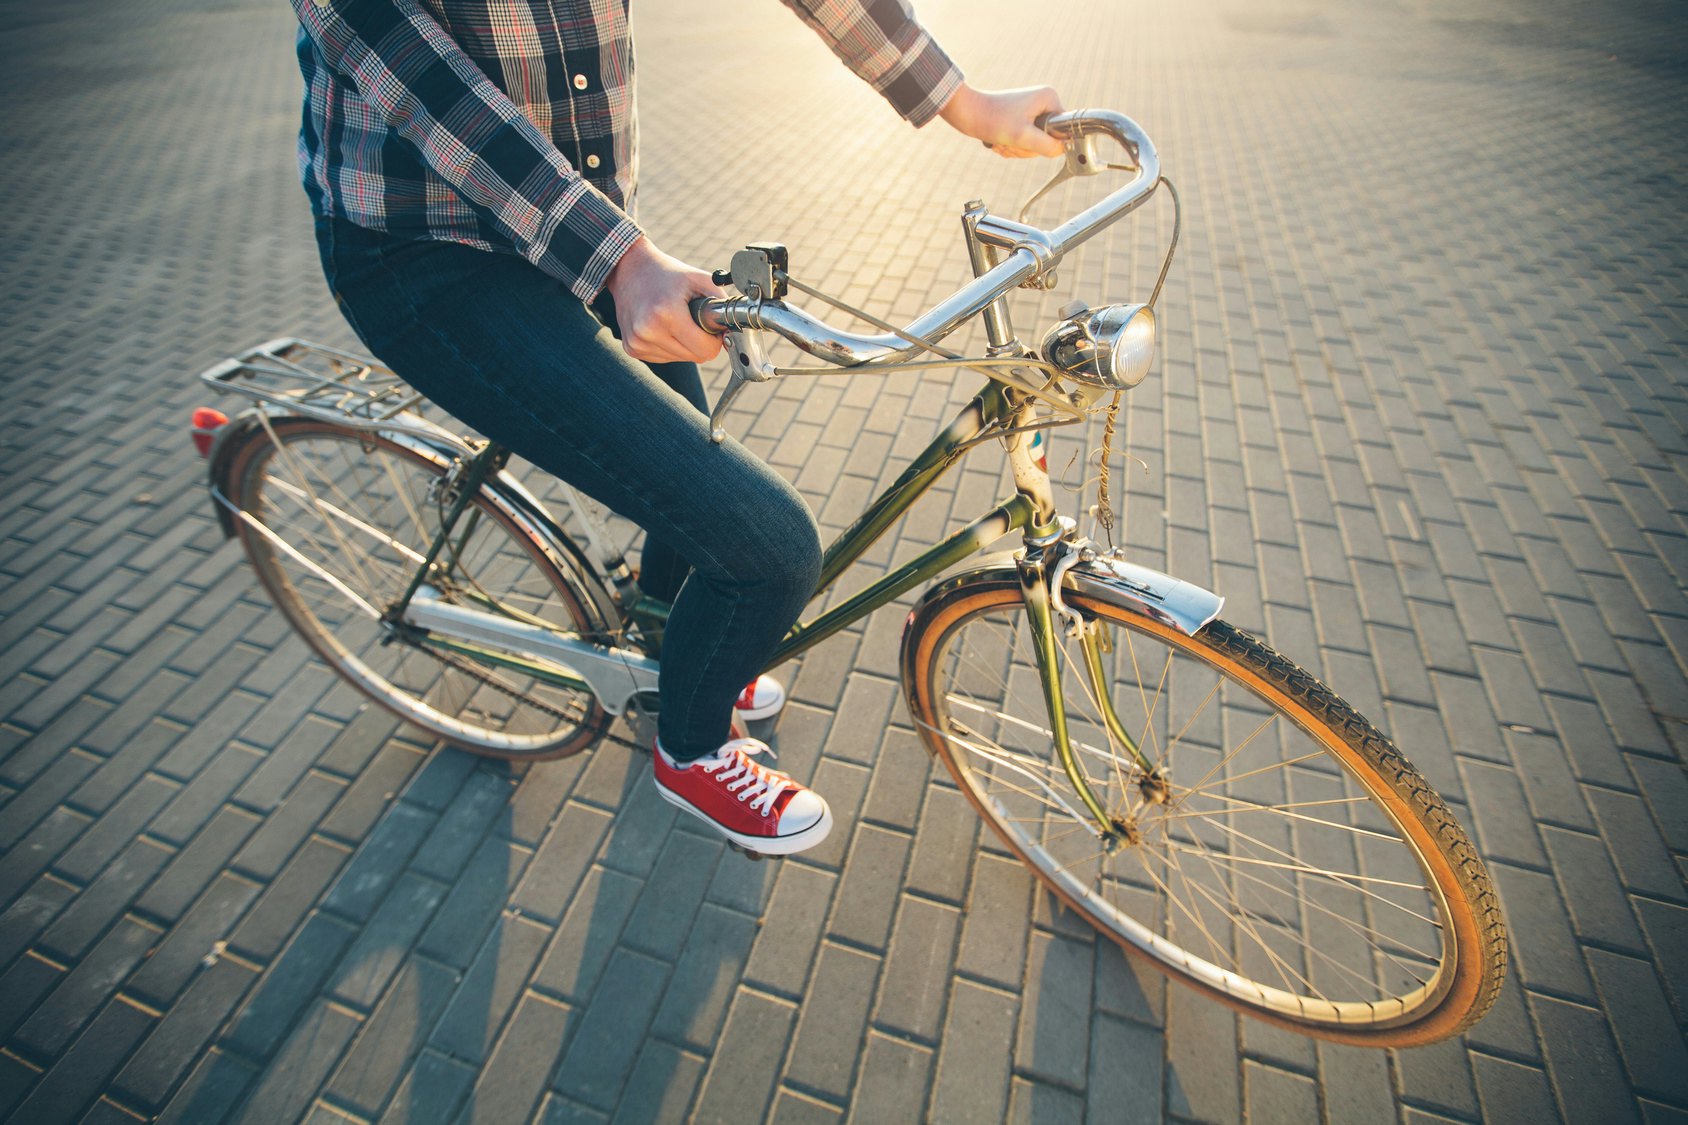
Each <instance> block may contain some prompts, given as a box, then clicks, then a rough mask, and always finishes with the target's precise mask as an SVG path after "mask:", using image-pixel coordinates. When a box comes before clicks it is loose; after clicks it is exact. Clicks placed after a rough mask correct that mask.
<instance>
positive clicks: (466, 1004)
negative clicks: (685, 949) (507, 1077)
mask: <svg viewBox="0 0 1688 1125" xmlns="http://www.w3.org/2000/svg"><path fill="white" fill-rule="evenodd" d="M547 936H548V934H547V932H546V930H545V929H544V928H543V927H541V926H538V925H535V924H534V923H532V922H529V921H526V920H525V919H521V918H506V919H504V920H502V921H501V922H500V924H499V925H498V926H496V927H494V929H493V931H492V933H491V934H489V935H488V936H487V939H486V941H484V942H483V943H482V944H481V948H480V952H479V953H478V954H476V956H475V960H474V962H473V963H472V964H470V966H469V969H468V971H467V972H466V973H464V974H463V981H462V983H461V985H460V986H459V987H458V989H457V992H456V994H455V995H454V996H453V997H452V1001H451V1006H450V1007H448V1008H447V1009H446V1012H445V1015H444V1016H442V1017H440V1020H439V1022H438V1023H437V1024H436V1025H435V1026H434V1031H433V1034H432V1035H431V1036H430V1037H429V1040H428V1041H429V1045H430V1046H432V1047H434V1048H436V1049H438V1050H441V1051H445V1052H447V1053H449V1054H450V1055H451V1056H452V1057H453V1058H457V1059H463V1060H466V1061H469V1062H476V1063H478V1062H481V1061H483V1060H485V1059H486V1057H487V1055H488V1053H489V1052H491V1051H492V1049H493V1045H494V1044H495V1043H496V1042H497V1041H498V1035H499V1031H500V1029H502V1028H503V1026H504V1020H505V1018H506V1017H507V1016H508V1015H509V1014H510V1010H511V1008H513V1007H515V1006H516V1005H517V1002H518V1001H519V1000H521V998H522V997H523V995H524V988H525V986H526V983H527V981H528V978H529V976H530V975H531V974H532V972H533V965H534V962H535V961H537V960H538V959H539V953H540V950H541V949H543V948H544V946H545V939H546V937H547ZM593 983H596V981H595V980H594V982H593ZM563 1007H564V1008H565V1010H566V1009H567V1007H568V1006H567V1005H563ZM547 1018H549V1017H547ZM552 1042H555V1043H561V1042H562V1040H561V1038H559V1039H557V1040H554V1041H552Z"/></svg>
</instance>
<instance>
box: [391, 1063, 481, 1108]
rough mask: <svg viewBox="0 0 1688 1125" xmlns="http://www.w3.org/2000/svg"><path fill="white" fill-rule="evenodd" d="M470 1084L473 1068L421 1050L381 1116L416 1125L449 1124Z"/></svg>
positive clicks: (473, 1077) (473, 1078) (471, 1084)
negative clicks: (426, 1124) (428, 1124)
mask: <svg viewBox="0 0 1688 1125" xmlns="http://www.w3.org/2000/svg"><path fill="white" fill-rule="evenodd" d="M474 1082H475V1071H474V1068H473V1067H469V1066H465V1065H464V1064H462V1063H460V1062H456V1061H454V1060H452V1059H448V1058H446V1057H445V1056H444V1055H438V1054H435V1053H434V1052H432V1051H424V1052H422V1054H421V1056H420V1057H419V1058H418V1059H417V1060H416V1065H415V1066H414V1067H412V1068H411V1069H410V1072H409V1073H408V1074H407V1075H405V1079H404V1081H403V1082H402V1083H401V1084H400V1085H399V1089H398V1093H396V1094H394V1095H393V1100H392V1102H391V1103H390V1104H389V1105H388V1106H387V1113H386V1115H385V1116H386V1117H389V1118H391V1119H392V1120H394V1121H413V1122H416V1123H417V1125H424V1123H435V1122H446V1121H451V1120H453V1119H454V1118H455V1116H456V1113H457V1107H458V1105H459V1103H461V1102H462V1101H463V1098H464V1095H465V1094H468V1093H469V1091H470V1088H471V1087H472V1086H473V1085H474Z"/></svg>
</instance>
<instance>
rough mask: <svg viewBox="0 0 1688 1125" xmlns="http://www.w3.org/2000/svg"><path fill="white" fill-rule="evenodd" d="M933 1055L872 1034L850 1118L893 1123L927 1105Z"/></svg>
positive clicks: (899, 1041) (890, 1038)
mask: <svg viewBox="0 0 1688 1125" xmlns="http://www.w3.org/2000/svg"><path fill="white" fill-rule="evenodd" d="M933 1061H934V1060H933V1055H932V1051H931V1050H929V1049H928V1048H925V1047H922V1046H920V1045H918V1044H915V1043H909V1042H906V1041H904V1040H902V1039H900V1038H892V1037H890V1036H885V1035H881V1034H879V1033H878V1032H869V1033H868V1036H867V1041H866V1049H865V1050H864V1051H863V1052H862V1062H861V1068H860V1071H859V1073H858V1074H857V1075H856V1088H855V1090H854V1091H853V1092H852V1096H851V1098H850V1109H851V1118H852V1119H853V1120H857V1121H892V1120H896V1119H897V1118H899V1117H902V1116H905V1115H908V1114H910V1113H917V1112H918V1107H921V1106H924V1105H925V1104H926V1094H927V1088H928V1084H929V1083H930V1081H931V1074H932V1066H933Z"/></svg>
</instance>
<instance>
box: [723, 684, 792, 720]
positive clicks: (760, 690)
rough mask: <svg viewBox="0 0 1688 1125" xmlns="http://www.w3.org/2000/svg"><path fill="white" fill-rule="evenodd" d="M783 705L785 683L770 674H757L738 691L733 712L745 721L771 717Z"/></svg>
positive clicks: (777, 712) (778, 711)
mask: <svg viewBox="0 0 1688 1125" xmlns="http://www.w3.org/2000/svg"><path fill="white" fill-rule="evenodd" d="M784 706H785V685H783V684H781V683H780V682H779V681H778V680H776V679H774V678H773V677H772V676H757V677H756V678H755V679H754V680H751V681H750V682H749V683H748V684H746V685H744V690H743V691H742V692H740V693H739V697H738V699H737V700H735V701H734V703H733V713H734V714H736V715H737V716H738V717H739V718H741V719H744V720H745V721H747V722H752V723H754V722H758V721H759V720H762V719H771V718H773V717H774V716H775V715H777V714H779V713H780V708H782V707H784Z"/></svg>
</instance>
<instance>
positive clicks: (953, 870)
mask: <svg viewBox="0 0 1688 1125" xmlns="http://www.w3.org/2000/svg"><path fill="white" fill-rule="evenodd" d="M979 831H980V828H979V817H978V814H977V813H975V812H974V811H973V807H972V806H971V805H969V804H968V803H967V799H966V798H965V797H963V796H962V795H961V794H960V793H959V792H958V791H956V790H954V789H949V788H941V787H938V786H932V787H929V788H928V789H927V790H926V807H925V809H924V810H923V811H922V812H921V816H920V831H919V832H918V834H917V835H916V836H915V839H914V854H913V856H912V857H911V858H910V860H909V866H908V872H907V874H906V875H905V876H904V880H905V882H906V884H907V886H908V887H909V889H911V890H915V891H919V892H921V893H923V894H926V895H930V896H931V897H933V898H937V899H942V900H943V901H945V902H950V903H956V904H959V903H960V902H961V901H962V896H963V894H964V893H965V892H966V888H967V874H968V869H969V867H971V865H972V860H973V853H974V852H975V851H976V850H977V849H976V848H975V846H974V841H975V840H976V839H977V838H978V834H979Z"/></svg>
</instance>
